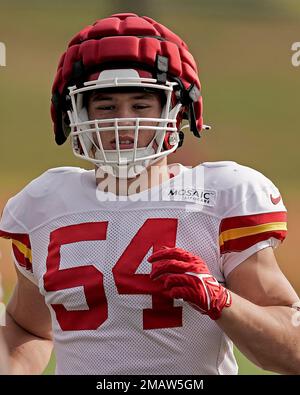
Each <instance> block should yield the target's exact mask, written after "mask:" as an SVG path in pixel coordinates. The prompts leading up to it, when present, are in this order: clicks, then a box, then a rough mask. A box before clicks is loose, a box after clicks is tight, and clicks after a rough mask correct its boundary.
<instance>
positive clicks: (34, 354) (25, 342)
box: [0, 314, 52, 375]
mask: <svg viewBox="0 0 300 395" xmlns="http://www.w3.org/2000/svg"><path fill="white" fill-rule="evenodd" d="M3 338H4V339H5V344H6V346H7V349H8V361H7V362H8V367H7V368H6V370H7V373H9V374H21V375H24V374H41V373H42V372H43V371H44V369H45V368H46V366H47V364H48V362H49V359H50V356H51V352H52V341H51V340H47V339H43V338H40V337H38V336H34V335H33V334H31V333H29V332H27V331H25V330H24V329H22V328H21V327H20V326H19V325H17V324H16V322H15V321H14V320H13V319H12V318H11V316H10V315H9V314H7V316H6V326H5V327H3ZM2 340H3V339H2ZM0 341H1V339H0ZM1 349H2V348H1Z"/></svg>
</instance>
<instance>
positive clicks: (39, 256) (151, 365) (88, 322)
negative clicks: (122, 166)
mask: <svg viewBox="0 0 300 395" xmlns="http://www.w3.org/2000/svg"><path fill="white" fill-rule="evenodd" d="M114 197H115V195H112V194H109V193H104V192H100V191H97V189H96V181H95V172H94V171H86V170H83V169H80V168H72V167H66V168H57V169H51V170H48V171H47V172H45V173H44V174H42V175H41V176H40V177H39V178H37V179H35V180H34V181H32V182H31V183H30V184H29V185H27V186H26V187H25V188H24V189H23V190H22V191H21V192H20V193H18V194H17V195H16V196H14V197H13V198H11V199H10V200H9V201H8V203H7V205H6V207H5V209H4V211H3V215H2V219H1V222H0V236H2V237H7V238H11V239H12V246H13V256H14V260H15V264H16V266H17V267H18V269H19V270H20V271H21V272H22V273H23V274H24V275H26V276H27V277H28V278H30V279H31V280H32V281H33V282H34V283H36V284H37V286H38V287H39V290H40V292H41V294H43V295H44V296H45V301H46V303H47V305H48V306H49V309H50V312H51V316H52V325H53V334H54V343H55V353H56V359H57V369H56V372H57V374H101V375H116V374H121V375H130V374H140V375H145V374H153V375H154V374H160V375H162V374H164V375H172V374H178V375H179V374H188V375H199V374H236V373H237V364H236V361H235V359H234V355H233V351H232V348H233V345H232V342H231V341H230V339H229V338H228V337H227V336H226V335H225V334H224V332H223V331H222V330H221V329H220V328H219V326H218V325H217V323H216V322H215V321H213V320H211V319H210V318H209V317H208V316H205V315H202V314H201V313H199V312H198V311H196V310H195V309H193V308H192V307H191V306H190V305H188V304H187V303H186V302H184V301H183V300H173V299H168V298H166V297H163V296H162V294H161V290H162V289H161V284H160V283H157V282H155V281H152V280H150V278H149V273H150V271H151V264H150V263H149V262H148V261H147V258H148V257H149V256H150V255H151V254H152V253H153V252H154V251H157V250H158V249H160V248H161V247H162V246H169V247H173V246H177V247H181V248H183V249H186V250H188V251H190V252H192V253H193V254H196V255H198V256H200V257H202V258H203V259H204V260H205V262H206V263H207V265H208V267H209V268H210V270H211V272H212V274H213V275H214V276H215V277H216V279H217V280H218V281H219V282H220V283H222V284H223V285H225V286H226V277H227V276H228V274H229V273H230V272H231V271H232V270H233V269H234V268H235V267H236V266H237V265H239V264H240V263H241V262H243V261H244V260H245V259H247V258H248V257H249V256H250V255H252V254H253V253H255V252H256V251H258V250H260V249H263V248H266V247H269V246H272V247H275V246H276V245H277V244H278V243H279V242H280V241H281V240H283V239H284V237H285V234H286V209H285V207H284V205H283V202H282V199H281V197H280V193H279V191H278V190H277V188H276V187H275V186H274V185H273V184H272V183H271V181H269V180H268V179H267V178H266V177H264V176H263V175H262V174H260V173H258V172H257V171H255V170H252V169H250V168H248V167H244V166H241V165H239V164H237V163H235V162H215V163H203V164H201V165H199V166H197V167H195V168H193V169H187V168H184V167H183V166H181V171H180V174H178V175H177V176H175V177H173V178H171V179H170V180H168V181H166V182H164V183H163V184H161V185H159V186H156V187H154V188H153V189H151V190H146V191H143V192H141V193H139V194H135V195H132V196H131V197H130V199H125V198H123V199H121V198H120V199H117V198H116V197H115V199H114ZM33 319H34V317H33Z"/></svg>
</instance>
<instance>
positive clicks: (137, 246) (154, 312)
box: [44, 218, 182, 331]
mask: <svg viewBox="0 0 300 395" xmlns="http://www.w3.org/2000/svg"><path fill="white" fill-rule="evenodd" d="M107 228H108V222H89V223H82V224H78V225H70V226H65V227H62V228H59V229H56V230H54V231H53V232H51V234H50V243H49V247H48V256H47V272H46V273H45V275H44V286H45V290H46V291H47V292H53V291H59V290H63V289H67V288H73V287H83V289H84V294H85V297H86V302H87V305H88V307H89V309H88V310H71V311H70V310H67V309H66V308H65V307H64V305H63V304H52V305H51V306H52V308H53V309H54V311H55V314H56V318H57V321H58V322H59V324H60V327H61V328H62V330H65V331H71V330H72V331H73V330H95V329H97V328H99V327H100V326H101V325H102V324H103V323H104V322H105V321H106V319H107V317H108V303H107V299H106V295H105V290H104V285H103V274H102V273H101V272H100V271H99V270H98V269H97V268H96V267H95V266H94V265H84V266H80V265H78V266H77V267H72V268H69V269H60V249H61V246H63V245H64V244H71V243H77V242H80V241H93V240H106V235H107ZM176 232H177V219H173V218H155V219H147V220H146V221H145V223H144V224H143V226H142V227H141V228H140V229H139V231H138V232H137V233H136V235H135V236H134V237H133V239H132V240H131V242H130V243H129V245H128V246H127V248H126V249H125V251H124V252H123V254H122V255H121V257H120V258H119V260H118V261H117V263H116V264H115V266H114V267H113V269H112V272H113V277H114V280H115V284H116V287H117V290H118V293H119V294H120V295H137V294H144V295H152V308H148V309H144V310H143V329H157V328H172V327H176V326H182V307H175V306H174V305H173V299H170V298H168V297H165V296H164V295H162V286H161V284H159V283H158V282H155V281H152V280H151V279H150V276H149V274H140V273H136V271H137V270H138V267H139V266H140V264H141V262H142V261H143V259H144V257H145V256H146V254H147V253H148V251H149V250H150V249H151V248H153V251H154V252H155V251H157V250H159V249H160V248H161V247H162V246H168V247H174V246H175V243H176ZM78 263H79V262H78ZM79 264H80V263H79ZM149 265H150V264H149Z"/></svg>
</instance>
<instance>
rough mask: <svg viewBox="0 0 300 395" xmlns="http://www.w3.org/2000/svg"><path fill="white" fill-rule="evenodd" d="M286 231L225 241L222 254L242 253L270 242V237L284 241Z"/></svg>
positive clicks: (221, 249)
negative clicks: (261, 242) (261, 243)
mask: <svg viewBox="0 0 300 395" xmlns="http://www.w3.org/2000/svg"><path fill="white" fill-rule="evenodd" d="M286 234H287V231H286V230H270V231H267V232H262V233H258V234H254V235H250V236H244V237H240V238H236V239H231V240H228V241H225V242H224V243H223V244H222V245H221V246H220V251H221V254H225V253H227V252H240V251H244V250H246V249H247V248H250V247H251V246H253V245H255V244H257V243H259V242H260V241H263V240H268V239H269V238H270V237H274V238H276V239H278V240H280V241H283V240H284V239H285V237H286Z"/></svg>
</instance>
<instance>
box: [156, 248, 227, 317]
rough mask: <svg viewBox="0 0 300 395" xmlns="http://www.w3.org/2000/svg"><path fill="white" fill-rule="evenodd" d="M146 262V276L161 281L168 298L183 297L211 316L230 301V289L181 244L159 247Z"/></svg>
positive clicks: (218, 313) (219, 311)
mask: <svg viewBox="0 0 300 395" xmlns="http://www.w3.org/2000/svg"><path fill="white" fill-rule="evenodd" d="M148 262H150V263H152V271H151V273H150V278H151V279H153V280H156V279H158V278H159V279H160V280H161V281H163V285H164V288H165V289H166V294H167V295H168V296H170V298H175V299H176V298H177V299H180V298H181V299H183V300H185V301H186V302H188V303H189V304H190V305H191V306H193V307H194V308H196V309H197V310H199V311H200V312H201V313H202V314H207V315H208V316H209V317H210V318H211V319H213V320H217V319H218V318H220V316H221V313H222V310H223V308H224V307H228V306H230V305H231V294H230V292H229V291H228V290H227V289H226V288H224V287H223V286H222V285H220V284H219V283H218V281H217V280H216V279H215V278H214V277H213V275H212V274H211V273H210V271H209V269H208V267H207V265H206V263H205V262H204V261H203V260H202V259H201V258H199V257H198V256H196V255H193V254H191V253H190V252H188V251H185V250H183V249H181V248H167V247H163V248H162V249H161V250H159V251H157V252H155V253H154V254H152V255H151V256H150V257H149V259H148Z"/></svg>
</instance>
